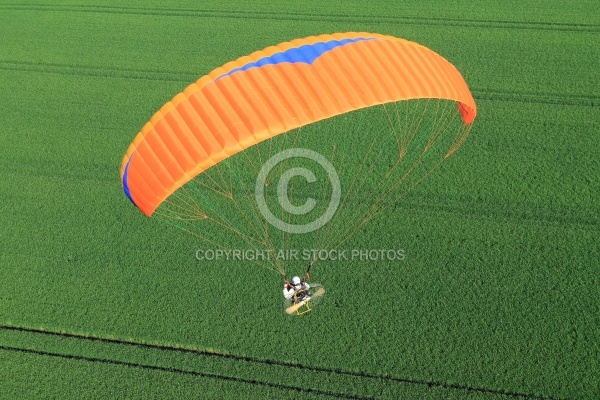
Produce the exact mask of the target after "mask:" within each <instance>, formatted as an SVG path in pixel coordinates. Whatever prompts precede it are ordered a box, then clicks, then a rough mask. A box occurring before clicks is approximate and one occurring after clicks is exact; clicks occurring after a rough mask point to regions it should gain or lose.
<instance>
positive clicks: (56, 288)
mask: <svg viewBox="0 0 600 400" xmlns="http://www.w3.org/2000/svg"><path fill="white" fill-rule="evenodd" d="M436 3H439V4H430V2H419V1H409V2H403V3H402V4H396V2H393V1H389V0H388V1H382V0H373V1H369V2H356V1H344V2H342V1H330V2H325V1H314V0H308V1H302V2H285V1H272V0H266V1H262V2H257V3H256V4H253V3H251V2H230V3H229V4H226V5H223V4H221V2H219V1H214V0H212V1H207V2H202V3H201V4H200V3H197V2H191V1H188V2H187V4H182V2H179V4H175V2H172V4H171V3H169V2H158V1H145V2H141V1H137V2H130V4H129V5H127V6H122V5H120V4H121V3H119V2H116V1H107V2H104V3H103V4H102V5H97V4H96V3H91V2H87V1H80V2H71V1H68V0H67V1H65V2H62V3H61V4H60V5H53V4H43V3H42V4H41V3H31V4H29V3H28V2H23V3H19V4H16V3H13V2H8V3H7V4H0V39H1V40H0V102H1V104H2V106H1V107H0V108H1V110H2V112H0V167H1V170H0V199H1V201H0V222H1V223H0V230H1V233H0V249H1V252H0V271H1V274H0V382H1V383H0V386H1V390H0V398H6V399H16V398H101V399H105V398H140V399H148V398H208V399H213V398H214V399H217V398H223V399H229V398H255V399H266V398H269V399H271V398H272V399H312V398H315V399H316V398H359V399H362V398H389V399H403V398H407V399H486V400H487V399H597V398H600V378H599V376H600V296H599V292H598V288H599V287H600V274H599V269H598V268H599V265H600V263H599V260H600V181H599V180H598V175H599V174H600V158H599V157H598V154H600V108H599V107H600V68H599V67H598V65H599V62H600V47H599V43H600V13H598V11H597V4H596V2H593V1H578V2H574V3H568V2H562V1H561V2H559V1H556V0H550V1H544V2H542V1H535V2H520V1H512V0H507V1H493V2H488V3H486V4H485V6H484V7H483V6H481V5H480V4H481V3H480V2H474V1H463V2H452V3H448V2H441V1H439V2H436ZM345 31H367V32H378V33H382V34H388V35H393V36H396V37H402V38H406V39H409V40H412V41H416V42H418V43H421V44H423V45H425V46H427V47H429V48H431V49H433V50H435V51H436V52H437V53H439V54H441V55H442V56H443V57H445V58H446V59H448V60H449V61H450V62H451V63H453V64H454V65H455V66H456V67H457V69H458V70H459V71H461V73H462V74H463V76H464V77H465V80H466V81H467V83H468V84H469V86H470V88H471V90H472V93H473V96H474V97H475V100H476V102H477V107H478V117H477V120H476V121H475V126H474V128H473V130H472V131H471V135H470V136H469V138H468V140H467V141H466V143H465V144H464V145H463V146H462V147H461V149H460V150H459V151H458V152H457V154H456V155H454V156H452V157H451V158H450V159H449V160H448V161H447V162H445V163H444V164H443V165H442V166H441V167H440V168H439V169H438V170H437V171H436V173H435V174H432V175H431V176H429V177H428V179H426V180H425V181H424V182H423V183H422V184H420V185H419V186H418V187H417V188H416V189H414V190H412V191H411V192H410V193H409V194H408V195H407V196H406V197H404V198H402V200H401V201H399V202H398V203H397V204H396V205H395V207H394V208H390V209H388V210H386V212H385V214H384V215H381V216H379V218H377V219H376V220H375V221H372V222H371V223H370V224H368V225H366V226H365V227H364V228H363V229H361V230H360V231H359V232H358V233H357V234H356V235H354V236H353V237H352V238H351V240H350V241H349V242H348V243H346V244H345V247H346V248H363V249H367V248H399V249H402V250H403V252H404V254H405V259H404V260H403V261H401V262H398V261H377V262H361V261H357V260H349V261H347V262H344V263H341V262H322V263H319V265H318V266H316V267H315V270H314V271H313V274H312V275H313V279H314V280H315V281H317V282H321V283H323V284H324V285H325V286H326V287H327V290H328V293H327V296H326V298H325V299H324V301H323V303H322V304H321V305H319V308H318V309H316V310H315V312H313V313H311V314H310V315H308V316H305V317H301V318H292V317H289V316H287V315H284V314H283V312H282V309H281V306H282V299H281V288H280V284H281V282H280V278H279V277H278V276H277V275H276V274H274V273H273V272H271V271H269V270H267V269H264V268H260V267H257V265H255V264H253V263H241V262H238V263H235V264H230V263H224V262H212V263H203V262H199V261H198V260H197V259H196V252H197V250H198V249H202V248H205V244H204V243H199V241H198V239H197V238H196V237H194V236H192V235H186V234H185V233H183V232H181V230H178V229H175V228H173V227H171V226H168V225H165V224H163V223H160V221H157V220H156V219H155V218H154V217H153V218H146V217H145V216H144V215H142V214H141V213H140V212H139V211H137V210H136V209H135V208H134V207H133V206H132V205H131V203H130V202H129V201H128V200H127V198H126V197H125V196H124V195H123V191H122V188H121V184H120V180H119V168H120V165H121V159H122V157H123V155H124V153H125V151H126V149H127V147H128V146H129V144H130V143H131V141H132V140H133V138H134V136H135V134H136V133H137V132H138V131H139V130H140V128H141V127H142V126H143V125H144V123H146V122H147V121H148V120H149V118H150V117H151V116H152V115H153V113H154V112H155V111H156V110H158V109H159V108H160V107H161V106H162V105H163V104H164V103H165V102H167V101H168V100H170V99H171V98H172V97H173V96H174V95H175V94H176V93H178V92H179V91H181V90H183V89H184V88H185V87H186V86H187V85H188V84H189V83H190V82H192V81H194V80H195V79H197V78H198V77H199V76H201V75H204V74H206V73H208V72H209V71H211V70H212V69H213V68H215V67H217V66H220V65H222V64H224V63H226V62H228V61H230V60H232V59H235V58H237V57H240V56H243V55H246V54H249V53H251V52H253V51H255V50H257V49H262V48H264V47H267V46H270V45H273V44H277V43H279V42H283V41H287V40H292V39H294V38H299V37H305V36H310V35H315V34H321V33H332V32H345ZM203 246H204V247H203ZM303 267H304V265H292V266H290V268H289V269H290V272H298V273H301V272H303V271H301V269H302V268H303ZM240 292H243V296H242V297H243V301H240V296H239V293H240Z"/></svg>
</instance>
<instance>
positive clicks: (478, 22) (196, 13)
mask: <svg viewBox="0 0 600 400" xmlns="http://www.w3.org/2000/svg"><path fill="white" fill-rule="evenodd" d="M0 9H4V10H9V11H38V12H79V13H98V14H121V15H149V16H162V17H194V18H219V19H224V18H227V19H245V20H265V19H266V20H280V21H318V22H350V23H369V24H398V23H402V24H407V25H430V26H458V27H467V28H494V29H498V28H500V29H526V30H549V31H566V32H592V33H598V32H600V25H597V24H582V23H561V22H544V21H509V20H493V19H462V18H461V19H459V18H435V17H416V16H390V15H365V16H360V17H358V16H356V15H348V14H332V13H328V14H320V13H314V12H312V13H307V12H273V11H261V12H256V11H243V10H211V9H186V8H182V9H174V8H138V7H124V6H92V5H79V6H78V5H45V4H28V5H26V4H7V5H3V6H0Z"/></svg>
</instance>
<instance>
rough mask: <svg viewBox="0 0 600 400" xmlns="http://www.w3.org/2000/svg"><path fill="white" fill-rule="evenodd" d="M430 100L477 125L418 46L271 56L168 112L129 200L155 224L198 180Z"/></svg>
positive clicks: (311, 48) (151, 127)
mask: <svg viewBox="0 0 600 400" xmlns="http://www.w3.org/2000/svg"><path fill="white" fill-rule="evenodd" d="M425 98H427V99H446V100H452V101H455V102H456V103H457V107H458V113H460V116H461V118H462V121H463V123H464V124H465V125H468V124H471V123H472V122H473V121H474V119H475V116H476V112H477V111H476V106H475V101H474V100H473V97H472V95H471V92H470V91H469V88H468V87H467V84H466V83H465V81H464V79H463V78H462V76H461V74H460V73H459V72H458V70H457V69H456V68H455V67H454V66H453V65H452V64H450V63H449V62H448V61H447V60H445V59H444V58H443V57H441V56H440V55H438V54H437V53H435V52H434V51H432V50H430V49H428V48H426V47H424V46H422V45H419V44H417V43H414V42H411V41H408V40H404V39H399V38H395V37H392V36H386V35H380V34H373V33H366V32H360V33H356V32H349V33H335V34H332V35H320V36H311V37H307V38H304V39H296V40H293V41H291V42H285V43H281V44H279V45H277V46H272V47H267V48H266V49H264V50H262V51H257V52H254V53H252V54H250V55H248V56H245V57H240V58H238V59H237V60H235V61H232V62H229V63H227V64H225V65H223V66H222V67H219V68H217V69H215V70H213V71H212V72H211V73H209V74H208V75H205V76H203V77H201V78H200V79H198V81H197V82H195V83H193V84H191V85H190V86H188V87H187V88H186V89H185V90H184V91H183V92H182V93H179V94H178V95H176V96H175V97H174V98H173V99H172V100H171V101H169V102H168V103H167V104H165V105H164V106H163V107H162V108H161V109H160V110H159V111H158V112H157V113H156V114H155V115H154V116H153V117H152V118H151V119H150V122H148V123H147V124H146V125H145V126H144V127H143V128H142V130H141V132H139V134H138V135H137V136H136V138H135V140H134V141H133V143H132V144H131V145H130V146H129V149H128V150H127V152H126V154H125V156H124V158H123V163H122V166H121V182H122V185H123V190H124V192H125V194H126V196H127V197H128V198H129V199H130V200H131V202H133V204H135V205H136V206H137V207H138V208H139V209H140V210H141V211H142V212H143V213H144V214H146V215H147V216H150V215H152V214H153V213H154V211H155V210H156V208H157V207H158V206H159V205H160V204H161V203H162V202H163V201H164V200H165V199H167V198H168V197H169V196H170V195H171V194H173V193H174V192H175V191H176V190H177V189H178V188H180V187H182V186H183V185H184V184H185V183H186V182H188V181H189V180H190V179H192V178H193V177H195V176H197V175H198V174H200V173H202V172H203V171H206V170H207V169H209V168H211V167H212V166H214V165H215V164H218V163H219V162H221V161H222V160H224V159H227V158H228V157H230V156H232V155H234V154H236V153H238V152H241V151H243V150H244V149H246V148H248V147H250V146H253V145H256V144H257V143H260V142H262V141H264V140H266V139H269V138H272V137H274V136H276V135H279V134H281V133H284V132H287V131H289V130H292V129H295V128H298V127H301V126H304V125H307V124H311V123H314V122H316V121H319V120H323V119H326V118H330V117H333V116H335V115H339V114H343V113H347V112H349V111H353V110H357V109H361V108H365V107H370V106H374V105H378V104H385V103H389V102H398V101H403V100H410V99H425Z"/></svg>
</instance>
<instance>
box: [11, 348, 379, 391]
mask: <svg viewBox="0 0 600 400" xmlns="http://www.w3.org/2000/svg"><path fill="white" fill-rule="evenodd" d="M0 350H4V351H12V352H19V353H26V354H35V355H38V356H45V357H55V358H63V359H67V360H76V361H86V362H92V363H100V364H109V365H116V366H121V367H129V368H138V369H143V370H150V371H159V372H169V373H175V374H181V375H191V376H195V377H200V378H209V379H216V380H221V381H229V382H236V383H244V384H248V385H257V386H265V387H270V388H274V389H282V390H289V391H296V392H299V393H307V394H317V395H322V396H329V397H333V398H339V399H364V400H367V399H374V397H369V396H359V395H354V394H345V393H338V392H334V391H330V390H321V389H312V388H308V387H299V386H292V385H283V384H279V383H271V382H265V381H260V380H257V379H246V378H238V377H235V376H229V375H221V374H211V373H206V372H199V371H192V370H186V369H181V368H173V367H161V366H157V365H151V364H141V363H135V362H129V361H120V360H113V359H110V358H98V357H87V356H80V355H74V354H63V353H54V352H48V351H43V350H34V349H25V348H20V347H12V346H4V345H0Z"/></svg>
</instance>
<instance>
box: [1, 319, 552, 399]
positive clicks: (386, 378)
mask: <svg viewBox="0 0 600 400" xmlns="http://www.w3.org/2000/svg"><path fill="white" fill-rule="evenodd" d="M0 330H6V331H15V332H20V333H29V334H39V335H45V336H53V337H59V338H62V339H73V340H80V341H88V342H100V343H108V344H115V345H122V346H131V347H137V348H143V349H152V350H159V351H165V352H178V353H185V354H190V355H197V356H203V357H213V358H221V359H229V360H233V361H236V362H246V363H251V364H260V365H268V366H277V367H284V368H293V369H297V370H301V371H309V372H317V373H328V374H332V375H333V376H336V375H338V376H347V377H351V378H361V379H372V380H378V381H382V382H393V383H398V384H405V385H416V386H424V387H429V388H437V389H442V390H452V391H462V392H467V393H479V394H487V395H494V396H499V397H505V398H513V399H526V400H561V399H562V398H557V397H552V396H544V395H537V394H531V393H523V392H517V391H512V390H505V389H492V388H485V387H477V386H473V385H466V384H456V383H446V382H441V381H433V380H424V379H414V378H402V377H396V376H391V375H382V374H375V373H369V372H355V371H347V370H344V369H341V368H331V367H321V366H313V365H308V364H302V363H297V362H290V361H280V360H272V359H267V358H259V357H252V356H243V355H237V354H232V353H221V352H217V351H208V350H201V349H195V348H190V347H182V346H176V345H164V344H157V343H146V342H138V341H133V340H123V339H117V338H108V337H101V336H94V335H84V334H77V333H69V332H62V331H51V330H45V329H37V328H27V327H23V326H12V325H0ZM0 350H5V351H13V352H21V353H30V354H36V355H40V356H48V357H57V358H65V359H73V360H80V361H88V362H97V363H104V364H112V365H120V366H126V367H133V368H140V369H147V370H155V371H162V372H170V373H178V374H185V375H193V376H198V377H204V378H212V379H220V380H226V381H235V382H239V383H246V384H252V385H261V386H268V387H272V388H278V389H285V390H290V391H297V392H303V393H310V394H319V395H327V396H330V397H335V398H352V399H372V398H375V397H370V396H360V395H355V394H345V393H339V392H334V391H330V390H323V389H311V388H304V387H300V386H293V385H284V384H278V383H271V382H264V381H260V380H255V379H248V378H240V377H235V376H229V375H220V374H212V373H205V372H200V371H194V370H188V369H180V368H174V367H165V366H156V365H150V364H141V363H135V362H129V361H122V360H114V359H110V358H97V357H88V356H82V355H75V354H63V353H56V352H49V351H44V350H36V349H27V348H21V347H13V346H6V345H0Z"/></svg>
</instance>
